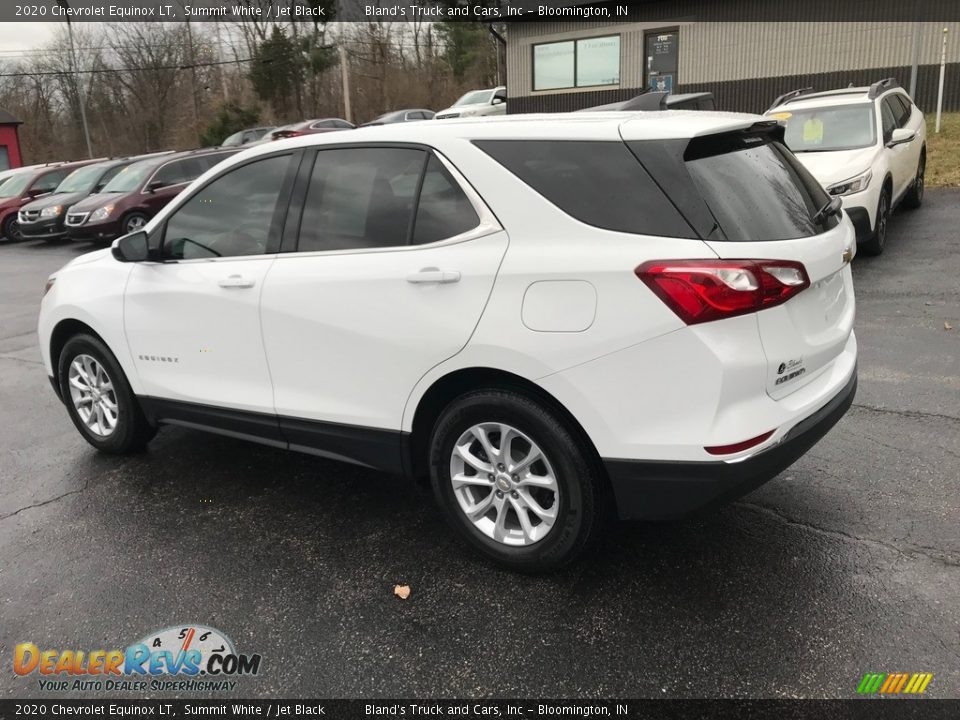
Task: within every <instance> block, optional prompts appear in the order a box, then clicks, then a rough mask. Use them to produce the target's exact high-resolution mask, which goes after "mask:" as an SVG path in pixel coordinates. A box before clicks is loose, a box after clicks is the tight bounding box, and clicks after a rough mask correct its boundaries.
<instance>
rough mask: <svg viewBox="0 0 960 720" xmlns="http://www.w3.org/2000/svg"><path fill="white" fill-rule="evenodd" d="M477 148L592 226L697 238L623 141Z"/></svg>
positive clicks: (496, 143)
mask: <svg viewBox="0 0 960 720" xmlns="http://www.w3.org/2000/svg"><path fill="white" fill-rule="evenodd" d="M474 144H475V145H476V146H477V147H479V148H480V149H481V150H483V151H484V152H485V153H487V154H488V155H489V156H490V157H492V158H493V159H494V160H496V161H497V162H498V163H500V164H501V165H503V166H504V167H505V168H506V169H507V170H509V171H510V172H511V173H513V174H514V175H516V176H517V177H518V178H520V179H521V180H522V181H523V182H524V183H526V184H527V185H529V186H530V187H531V188H533V189H534V190H536V191H537V192H538V193H539V194H540V195H542V196H543V197H545V198H546V199H547V200H549V201H550V202H551V203H553V204H554V205H556V206H557V207H558V208H560V209H561V210H563V211H564V212H565V213H567V214H568V215H570V216H572V217H574V218H576V219H577V220H579V221H581V222H584V223H586V224H588V225H593V226H594V227H599V228H603V229H605V230H615V231H618V232H627V233H635V234H639V235H660V236H667V237H683V238H692V237H696V235H695V233H694V232H693V229H692V228H691V227H690V225H689V224H688V223H687V222H686V221H685V220H684V218H683V216H682V215H680V213H679V212H678V211H677V209H676V207H674V205H673V204H672V203H671V202H670V200H669V199H668V198H667V197H666V196H665V195H664V194H663V192H662V191H661V190H660V188H659V187H657V184H656V183H655V182H654V181H653V179H652V178H651V177H650V175H649V174H648V173H647V172H646V170H644V168H643V166H642V165H641V164H640V163H639V162H638V161H637V159H636V158H635V157H634V155H633V154H632V153H631V152H630V150H629V148H627V146H626V145H624V144H623V143H622V142H611V141H580V140H477V141H475V143H474Z"/></svg>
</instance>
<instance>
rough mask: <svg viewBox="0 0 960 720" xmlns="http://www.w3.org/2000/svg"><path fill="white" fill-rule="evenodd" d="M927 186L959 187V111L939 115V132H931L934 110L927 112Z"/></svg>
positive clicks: (935, 115) (934, 119)
mask: <svg viewBox="0 0 960 720" xmlns="http://www.w3.org/2000/svg"><path fill="white" fill-rule="evenodd" d="M926 119H927V175H926V183H927V187H960V112H953V113H944V114H943V115H942V116H941V117H940V134H939V135H935V134H934V132H933V128H934V125H935V123H936V120H937V114H936V111H934V112H930V113H927V115H926Z"/></svg>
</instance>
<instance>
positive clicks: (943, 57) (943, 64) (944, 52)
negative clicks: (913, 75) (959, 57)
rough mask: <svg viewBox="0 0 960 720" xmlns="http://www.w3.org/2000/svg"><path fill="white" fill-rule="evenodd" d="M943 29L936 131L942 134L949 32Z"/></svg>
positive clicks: (947, 29)
mask: <svg viewBox="0 0 960 720" xmlns="http://www.w3.org/2000/svg"><path fill="white" fill-rule="evenodd" d="M948 31H949V28H944V29H943V49H942V50H941V51H940V88H939V89H938V90H937V126H936V128H935V129H934V132H935V133H937V134H940V114H941V112H942V111H943V74H944V71H945V70H946V66H947V32H948Z"/></svg>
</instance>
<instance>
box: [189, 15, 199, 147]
mask: <svg viewBox="0 0 960 720" xmlns="http://www.w3.org/2000/svg"><path fill="white" fill-rule="evenodd" d="M187 52H189V53H190V96H191V97H192V98H193V134H194V135H195V136H196V138H197V140H198V141H199V138H200V104H199V103H198V102H197V59H196V55H195V54H194V52H193V30H192V29H191V28H190V21H189V20H187Z"/></svg>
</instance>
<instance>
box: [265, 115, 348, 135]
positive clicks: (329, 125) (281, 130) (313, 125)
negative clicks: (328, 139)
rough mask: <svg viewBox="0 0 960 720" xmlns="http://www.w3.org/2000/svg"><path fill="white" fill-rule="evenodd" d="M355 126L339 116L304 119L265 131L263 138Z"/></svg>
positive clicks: (310, 133)
mask: <svg viewBox="0 0 960 720" xmlns="http://www.w3.org/2000/svg"><path fill="white" fill-rule="evenodd" d="M356 127H357V126H356V125H354V124H353V123H352V122H347V121H346V120H342V119H341V118H324V119H320V120H306V121H304V122H301V123H294V124H293V125H284V126H283V127H278V128H277V129H276V130H272V131H271V132H269V133H267V135H266V137H265V138H264V140H283V139H284V138H291V137H298V136H300V135H313V134H315V133H325V132H334V131H336V130H353V129H354V128H356Z"/></svg>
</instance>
